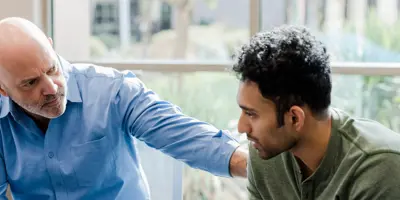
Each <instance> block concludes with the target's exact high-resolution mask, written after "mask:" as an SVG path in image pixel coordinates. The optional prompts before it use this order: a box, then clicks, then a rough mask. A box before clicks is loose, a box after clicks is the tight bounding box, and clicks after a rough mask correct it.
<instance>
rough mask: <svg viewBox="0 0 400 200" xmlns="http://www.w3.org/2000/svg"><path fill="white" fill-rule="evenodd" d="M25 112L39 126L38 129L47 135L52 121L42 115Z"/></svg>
mask: <svg viewBox="0 0 400 200" xmlns="http://www.w3.org/2000/svg"><path fill="white" fill-rule="evenodd" d="M25 112H26V114H27V115H28V116H30V117H31V118H32V120H33V121H34V122H35V124H36V126H38V128H39V129H40V130H42V132H43V134H45V133H46V131H47V128H48V126H49V123H50V119H48V118H45V117H42V116H40V115H36V114H33V113H30V112H28V111H25Z"/></svg>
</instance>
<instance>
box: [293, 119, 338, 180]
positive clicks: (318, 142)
mask: <svg viewBox="0 0 400 200" xmlns="http://www.w3.org/2000/svg"><path fill="white" fill-rule="evenodd" d="M331 124H332V120H331V117H328V118H327V119H326V120H322V121H318V120H315V119H313V120H312V121H310V122H308V124H306V127H305V131H304V133H305V134H304V135H303V136H302V138H301V139H300V141H299V142H298V144H297V145H296V146H295V147H294V148H293V149H292V150H291V152H292V153H293V155H294V156H295V157H296V159H297V160H298V163H299V165H300V168H301V170H302V172H303V174H304V175H305V177H308V176H310V175H311V174H313V173H314V172H315V170H316V169H317V168H318V166H319V165H320V163H321V161H322V158H323V157H324V155H325V153H326V150H327V148H328V143H329V139H330V136H331Z"/></svg>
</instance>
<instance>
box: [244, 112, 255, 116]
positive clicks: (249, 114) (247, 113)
mask: <svg viewBox="0 0 400 200" xmlns="http://www.w3.org/2000/svg"><path fill="white" fill-rule="evenodd" d="M245 114H246V115H247V116H249V117H254V116H255V114H254V113H250V112H245Z"/></svg>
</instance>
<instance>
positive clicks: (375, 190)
mask: <svg viewBox="0 0 400 200" xmlns="http://www.w3.org/2000/svg"><path fill="white" fill-rule="evenodd" d="M353 180H354V182H353V184H352V186H351V189H350V198H349V199H353V200H367V199H368V200H375V199H376V200H378V199H380V200H385V199H387V200H389V199H400V190H399V188H400V181H399V180H400V155H399V154H395V153H379V154H375V155H371V156H369V157H367V158H366V159H365V160H364V161H363V162H362V163H361V165H360V166H359V167H358V169H357V170H356V171H355V174H354V179H353Z"/></svg>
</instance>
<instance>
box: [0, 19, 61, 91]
mask: <svg viewBox="0 0 400 200" xmlns="http://www.w3.org/2000/svg"><path fill="white" fill-rule="evenodd" d="M54 56H55V54H54V52H53V50H52V46H51V41H49V39H48V38H47V37H46V35H45V34H44V33H43V32H42V31H41V30H40V29H39V28H38V27H37V26H36V25H34V24H33V23H31V22H30V21H27V20H25V19H22V18H6V19H3V20H1V21H0V72H1V73H0V81H1V80H7V79H9V78H12V74H9V73H10V72H13V71H18V72H24V71H27V70H28V71H29V70H30V69H29V68H31V67H30V66H32V65H41V64H42V65H43V64H45V63H46V62H51V57H54ZM3 84H5V83H3Z"/></svg>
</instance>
